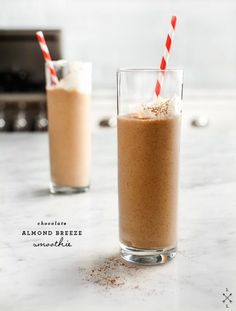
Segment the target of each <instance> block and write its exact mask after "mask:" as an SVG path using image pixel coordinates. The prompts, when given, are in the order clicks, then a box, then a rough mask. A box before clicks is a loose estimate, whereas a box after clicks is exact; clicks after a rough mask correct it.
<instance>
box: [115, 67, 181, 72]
mask: <svg viewBox="0 0 236 311" xmlns="http://www.w3.org/2000/svg"><path fill="white" fill-rule="evenodd" d="M163 71H164V72H179V73H183V72H184V70H183V69H181V68H168V69H165V70H162V69H159V68H154V67H150V68H129V67H124V68H118V69H117V73H122V72H163Z"/></svg>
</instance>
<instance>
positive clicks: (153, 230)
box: [118, 104, 181, 250]
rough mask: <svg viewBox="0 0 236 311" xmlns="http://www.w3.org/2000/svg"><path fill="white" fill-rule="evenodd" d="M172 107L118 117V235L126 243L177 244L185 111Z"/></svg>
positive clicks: (157, 246)
mask: <svg viewBox="0 0 236 311" xmlns="http://www.w3.org/2000/svg"><path fill="white" fill-rule="evenodd" d="M169 108H171V106H169V107H168V104H165V106H162V107H161V108H160V107H159V108H156V107H151V108H150V109H149V110H148V109H146V111H148V113H149V114H148V113H145V114H143V113H141V114H138V113H137V114H130V115H124V116H119V117H118V162H119V165H118V175H119V178H118V180H119V218H120V222H119V223H120V241H121V243H123V244H124V245H126V246H128V247H134V248H140V249H147V250H150V249H162V248H165V249H166V248H172V247H175V246H176V239H177V237H176V231H177V230H176V229H177V228H176V217H177V205H178V167H179V140H180V127H181V116H180V115H173V114H168V110H169V111H170V109H169ZM158 109H159V110H158ZM153 116H154V117H153Z"/></svg>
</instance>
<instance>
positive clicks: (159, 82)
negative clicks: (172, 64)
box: [155, 16, 177, 96]
mask: <svg viewBox="0 0 236 311" xmlns="http://www.w3.org/2000/svg"><path fill="white" fill-rule="evenodd" d="M176 22H177V17H176V16H172V18H171V28H170V31H169V33H168V35H167V38H166V44H165V50H164V54H163V56H162V59H161V63H160V70H163V71H161V73H160V75H159V79H158V80H157V83H156V88H155V92H156V95H157V96H159V95H160V93H161V88H162V84H163V80H164V75H165V70H166V67H167V63H168V58H169V55H170V49H171V45H172V42H173V38H174V33H175V26H176Z"/></svg>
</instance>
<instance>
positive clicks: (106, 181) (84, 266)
mask: <svg viewBox="0 0 236 311" xmlns="http://www.w3.org/2000/svg"><path fill="white" fill-rule="evenodd" d="M235 101H236V100H235V99H234V98H233V99H229V100H228V101H226V100H225V101H224V103H223V102H222V100H216V99H208V100H207V101H206V100H205V101H204V100H198V101H196V100H195V101H194V100H192V101H186V103H185V112H184V122H183V138H182V161H181V193H180V194H181V195H180V210H179V245H178V248H179V252H178V255H177V257H176V258H175V260H173V261H172V262H170V263H168V264H166V265H163V266H157V267H144V268H139V269H137V270H135V269H133V270H132V273H127V275H124V280H125V282H124V285H123V286H120V287H115V288H110V287H108V288H106V287H104V286H100V285H99V284H96V283H95V282H93V281H92V280H87V278H86V271H89V267H91V266H92V265H102V264H103V262H104V261H105V260H106V258H108V257H109V256H116V254H117V253H118V222H117V214H118V212H117V176H116V130H115V129H101V128H98V127H97V125H96V124H97V121H96V120H97V118H99V117H100V116H102V115H104V113H105V112H106V113H108V115H109V114H110V113H111V114H112V113H113V112H114V111H113V108H114V106H115V105H114V102H112V101H110V102H109V100H102V99H100V100H98V101H97V105H98V106H99V109H97V112H96V113H95V114H94V127H93V159H92V168H93V173H92V181H91V185H92V186H91V190H90V191H89V192H88V193H85V194H79V195H71V196H62V195H50V194H49V192H48V180H49V163H48V142H47V134H45V133H44V134H40V133H39V134H37V133H34V134H33V133H32V134H30V133H19V134H0V172H1V173H0V310H1V311H15V310H17V311H27V310H31V311H37V310H40V311H41V310H44V311H49V310H50V311H54V310H59V311H61V310H63V311H64V310H67V311H75V310H144V309H149V310H168V309H171V310H208V311H210V310H224V309H226V307H225V305H224V304H223V303H222V300H223V296H222V293H223V292H224V291H225V290H226V288H228V289H229V291H231V292H232V298H233V299H232V300H233V303H231V304H230V305H229V307H230V309H231V310H234V309H235V308H236V300H235V299H234V297H235V296H236V266H235V262H236V248H235V245H236V243H235V242H236V196H235V190H236V143H235V141H236V122H235V116H236V113H235ZM199 113H200V114H202V113H204V114H206V115H208V116H209V118H210V125H209V126H208V127H206V128H194V127H191V126H190V120H191V118H192V117H193V116H194V115H197V114H199ZM95 121H96V122H95ZM41 220H42V221H44V222H49V221H50V222H52V221H55V220H56V221H63V222H66V223H67V226H65V227H64V228H63V230H82V236H72V237H68V240H70V242H71V243H72V247H64V248H62V247H41V248H40V247H38V248H37V247H33V243H37V242H42V241H54V240H55V239H56V238H55V237H54V236H53V237H50V236H46V237H45V236H44V237H38V236H36V237H35V236H22V231H23V230H40V229H44V230H45V229H47V230H50V229H51V230H55V226H54V228H53V226H51V227H48V226H39V225H37V223H38V222H39V221H41ZM66 239H67V238H66ZM125 271H126V270H124V272H125ZM123 274H124V273H123Z"/></svg>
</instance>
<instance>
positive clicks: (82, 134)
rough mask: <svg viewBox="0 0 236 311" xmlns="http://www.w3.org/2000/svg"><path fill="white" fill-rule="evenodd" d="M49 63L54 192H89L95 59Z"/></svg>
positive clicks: (48, 90) (47, 68)
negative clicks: (84, 61) (91, 103)
mask: <svg viewBox="0 0 236 311" xmlns="http://www.w3.org/2000/svg"><path fill="white" fill-rule="evenodd" d="M52 64H53V67H54V68H55V71H56V74H57V79H58V82H57V83H55V82H54V83H53V81H52V77H51V74H50V66H49V64H48V63H46V82H47V85H46V90H47V108H48V128H49V149H50V168H51V183H50V191H51V193H76V192H85V191H86V190H88V188H89V184H90V149H91V146H90V145H91V138H90V136H91V133H90V98H91V70H92V66H91V63H83V62H68V61H65V60H59V61H53V62H52Z"/></svg>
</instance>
